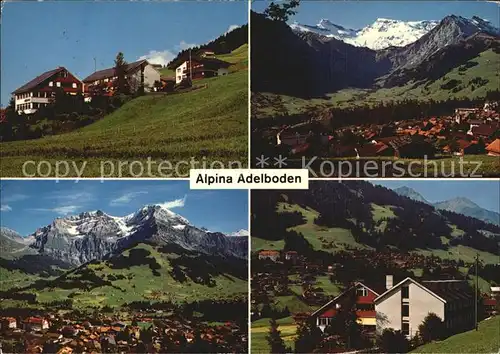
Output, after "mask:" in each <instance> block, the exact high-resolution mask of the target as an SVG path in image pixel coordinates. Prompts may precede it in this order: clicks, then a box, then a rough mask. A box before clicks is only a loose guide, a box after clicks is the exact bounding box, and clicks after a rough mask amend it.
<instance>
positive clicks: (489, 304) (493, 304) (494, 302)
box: [483, 299, 497, 306]
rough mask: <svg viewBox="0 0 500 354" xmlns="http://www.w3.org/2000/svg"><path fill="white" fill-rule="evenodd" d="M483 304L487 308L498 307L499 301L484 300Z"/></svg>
mask: <svg viewBox="0 0 500 354" xmlns="http://www.w3.org/2000/svg"><path fill="white" fill-rule="evenodd" d="M483 304H484V305H487V306H496V304H497V300H496V299H484V300H483Z"/></svg>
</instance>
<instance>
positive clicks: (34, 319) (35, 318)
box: [23, 317, 45, 324]
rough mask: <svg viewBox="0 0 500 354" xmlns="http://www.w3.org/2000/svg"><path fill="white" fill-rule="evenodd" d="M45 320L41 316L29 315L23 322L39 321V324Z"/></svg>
mask: <svg viewBox="0 0 500 354" xmlns="http://www.w3.org/2000/svg"><path fill="white" fill-rule="evenodd" d="M44 321H45V320H44V319H43V318H40V317H28V318H26V319H25V320H24V321H23V322H24V323H38V324H42V323H43V322H44Z"/></svg>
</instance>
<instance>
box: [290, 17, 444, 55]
mask: <svg viewBox="0 0 500 354" xmlns="http://www.w3.org/2000/svg"><path fill="white" fill-rule="evenodd" d="M437 24H438V21H426V20H424V21H399V20H392V19H385V18H377V19H376V20H375V21H374V22H373V23H372V24H369V25H367V26H365V27H363V28H361V29H350V28H345V27H344V26H342V25H338V24H335V23H332V22H331V21H329V20H328V19H321V20H320V21H319V23H318V24H316V25H304V24H300V23H297V22H295V23H293V24H291V25H290V27H291V28H292V29H294V30H296V31H303V32H307V31H310V32H314V33H317V34H320V35H324V36H326V37H331V38H335V39H339V40H342V41H344V42H345V43H349V44H352V45H354V46H357V47H367V48H370V49H374V50H379V49H386V48H389V47H393V46H395V47H401V46H405V45H407V44H410V43H412V42H414V41H416V40H417V39H418V38H420V37H422V36H423V35H424V34H425V33H427V32H428V31H429V30H431V29H432V28H434V27H435V26H436V25H437Z"/></svg>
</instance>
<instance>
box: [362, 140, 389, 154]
mask: <svg viewBox="0 0 500 354" xmlns="http://www.w3.org/2000/svg"><path fill="white" fill-rule="evenodd" d="M388 148H389V146H387V145H386V144H384V143H382V142H380V143H376V144H366V145H363V146H361V147H360V148H359V149H358V153H359V156H362V157H363V156H376V155H377V154H380V153H381V152H383V151H384V150H386V149H388Z"/></svg>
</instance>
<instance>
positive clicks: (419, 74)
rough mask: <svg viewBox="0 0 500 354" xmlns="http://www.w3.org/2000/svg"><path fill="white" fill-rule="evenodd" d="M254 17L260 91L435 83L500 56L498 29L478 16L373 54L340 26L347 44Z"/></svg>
mask: <svg viewBox="0 0 500 354" xmlns="http://www.w3.org/2000/svg"><path fill="white" fill-rule="evenodd" d="M251 16H252V23H253V26H252V28H251V30H252V38H253V41H252V44H253V45H252V65H253V67H252V68H253V70H252V90H253V91H255V92H274V93H279V94H286V95H292V96H301V97H307V96H309V97H311V96H312V97H318V96H323V95H324V94H325V93H328V92H335V91H337V90H340V89H344V88H363V89H366V88H381V87H384V88H390V87H394V86H401V85H405V84H407V83H411V82H416V81H424V82H425V81H429V80H436V79H438V78H440V77H442V76H444V75H445V74H446V73H447V72H449V71H450V70H452V69H453V68H456V67H458V66H460V65H462V64H464V63H466V62H467V61H468V60H470V59H472V58H474V57H477V56H478V55H479V54H480V53H482V52H484V51H486V50H489V49H493V50H494V51H495V53H500V32H499V30H498V29H497V28H495V27H493V26H492V25H491V24H489V23H487V22H486V21H484V20H481V19H479V18H477V17H474V18H472V19H465V18H463V17H460V16H455V15H450V16H447V17H445V18H444V19H442V20H441V21H440V22H439V24H437V25H435V26H431V27H432V28H431V29H430V30H428V32H426V33H425V34H423V35H422V36H421V37H420V38H418V39H417V40H416V41H414V42H412V43H409V44H406V45H404V46H401V47H396V46H390V47H387V48H384V49H379V50H373V49H370V48H367V47H363V46H354V45H352V44H350V43H347V42H348V41H347V39H345V38H347V37H349V36H351V37H352V36H353V32H352V31H351V30H346V29H342V28H340V27H338V26H334V27H335V28H336V31H337V32H339V31H341V32H342V35H343V36H344V37H345V38H343V39H338V38H341V36H340V37H339V35H338V34H336V35H332V34H327V35H324V34H318V33H317V32H318V31H312V30H307V31H305V30H303V28H300V29H298V28H297V27H295V29H293V28H290V27H289V26H288V25H286V24H284V23H281V22H279V21H270V20H267V19H265V18H264V16H263V15H261V14H257V13H252V15H251ZM322 26H323V27H325V28H326V27H327V25H326V24H325V23H323V24H322ZM292 27H293V26H292ZM330 27H332V26H330ZM429 28H430V27H429ZM329 31H330V32H332V31H333V27H332V28H330V29H329ZM319 32H321V31H319Z"/></svg>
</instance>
